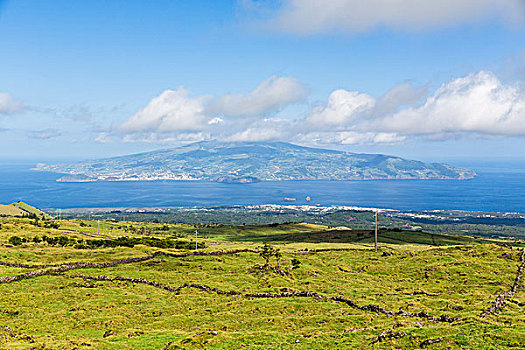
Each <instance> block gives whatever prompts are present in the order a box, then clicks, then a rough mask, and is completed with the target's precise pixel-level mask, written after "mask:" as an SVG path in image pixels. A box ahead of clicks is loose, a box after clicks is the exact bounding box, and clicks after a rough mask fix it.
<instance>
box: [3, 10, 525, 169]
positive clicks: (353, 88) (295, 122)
mask: <svg viewBox="0 0 525 350" xmlns="http://www.w3.org/2000/svg"><path fill="white" fill-rule="evenodd" d="M418 3H421V2H418V1H416V0H400V1H398V5H396V6H392V5H391V4H392V2H391V1H387V0H377V1H371V2H362V1H357V0H331V1H328V0H324V1H320V0H309V1H298V0H289V1H279V2H277V1H250V0H243V1H185V2H184V1H151V2H146V1H132V0H127V1H110V2H107V1H75V2H71V1H59V0H55V1H37V0H35V1H31V0H26V1H10V0H7V1H5V0H4V1H0V157H3V158H31V159H42V160H45V159H49V158H68V159H85V158H96V157H106V156H112V155H120V154H127V153H133V152H140V151H149V150H153V149H158V148H165V147H173V146H177V145H181V144H184V143H188V142H194V141H200V140H209V139H219V140H251V141H265V140H284V141H291V142H294V143H298V144H303V145H312V146H321V147H328V148H337V149H345V150H349V151H356V152H381V153H390V154H397V155H401V156H406V157H412V158H419V159H424V160H432V159H436V160H443V159H447V158H450V159H453V158H461V157H520V156H522V155H523V149H525V141H524V139H525V138H524V136H525V85H524V83H525V2H523V1H522V0H508V1H495V0H477V1H473V0H455V1H451V0H444V1H442V2H438V3H437V4H434V3H433V2H432V3H431V2H429V3H427V4H426V5H425V4H424V5H423V6H422V5H421V4H419V5H418Z"/></svg>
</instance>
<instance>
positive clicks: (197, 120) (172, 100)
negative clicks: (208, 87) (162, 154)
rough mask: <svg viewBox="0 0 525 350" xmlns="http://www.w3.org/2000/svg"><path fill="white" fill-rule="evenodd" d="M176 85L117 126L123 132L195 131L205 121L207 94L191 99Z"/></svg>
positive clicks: (184, 90) (187, 93)
mask: <svg viewBox="0 0 525 350" xmlns="http://www.w3.org/2000/svg"><path fill="white" fill-rule="evenodd" d="M188 95H189V92H188V91H187V90H186V89H184V88H182V87H179V88H178V89H177V90H166V91H164V92H163V93H162V94H160V95H159V96H157V97H155V98H153V99H152V100H151V101H150V103H149V104H148V105H147V106H146V107H144V108H143V109H141V110H140V111H138V112H137V113H135V114H134V115H133V116H131V118H129V119H128V120H127V121H126V122H124V123H123V124H122V125H121V129H122V130H123V131H124V132H144V131H159V132H169V131H195V130H201V129H202V128H203V127H204V126H205V125H206V123H207V116H206V114H205V113H204V103H205V101H206V100H207V99H209V98H210V97H209V96H200V97H196V98H191V97H189V96H188Z"/></svg>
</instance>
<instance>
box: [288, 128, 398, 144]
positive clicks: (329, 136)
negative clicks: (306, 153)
mask: <svg viewBox="0 0 525 350" xmlns="http://www.w3.org/2000/svg"><path fill="white" fill-rule="evenodd" d="M298 140H299V141H301V142H305V143H308V144H317V145H326V144H338V145H370V144H378V143H381V144H393V143H399V142H402V141H405V140H406V137H405V136H400V135H397V134H395V133H385V132H379V133H376V132H356V131H336V132H327V131H325V132H310V133H306V134H302V135H299V137H298Z"/></svg>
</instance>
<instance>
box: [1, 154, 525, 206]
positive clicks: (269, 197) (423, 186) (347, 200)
mask: <svg viewBox="0 0 525 350" xmlns="http://www.w3.org/2000/svg"><path fill="white" fill-rule="evenodd" d="M34 164H35V163H31V164H27V163H26V164H21V163H18V164H13V163H9V162H5V161H4V162H3V163H2V164H0V203H10V202H14V201H18V200H22V201H25V202H28V203H30V204H32V205H35V206H37V207H40V208H76V207H146V206H147V207H153V206H231V205H254V204H312V205H322V206H330V205H350V206H362V207H379V208H393V209H400V210H424V209H448V210H456V209H457V210H471V211H478V210H479V211H497V212H522V213H523V212H525V164H524V163H523V162H517V161H514V162H505V163H504V162H500V163H494V162H493V163H490V164H464V163H463V164H462V165H465V166H469V167H470V168H471V169H474V170H476V171H477V172H478V174H479V175H478V176H477V177H476V178H474V179H471V180H462V181H459V180H457V181H456V180H373V181H284V182H260V183H253V184H221V183H214V182H200V181H199V182H197V181H140V182H92V183H59V182H56V181H55V180H56V179H57V178H59V177H60V175H57V174H53V173H46V172H37V171H31V170H29V169H30V168H31V167H33V166H34ZM307 196H309V197H310V198H311V201H310V202H309V203H308V202H307V201H306V197H307ZM285 197H289V198H296V199H297V201H295V202H288V201H285V200H284V198H285Z"/></svg>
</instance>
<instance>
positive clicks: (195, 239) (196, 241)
mask: <svg viewBox="0 0 525 350" xmlns="http://www.w3.org/2000/svg"><path fill="white" fill-rule="evenodd" d="M195 250H197V230H195Z"/></svg>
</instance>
